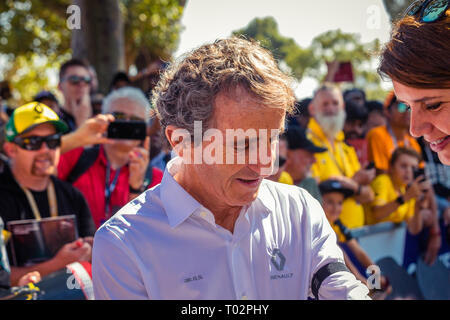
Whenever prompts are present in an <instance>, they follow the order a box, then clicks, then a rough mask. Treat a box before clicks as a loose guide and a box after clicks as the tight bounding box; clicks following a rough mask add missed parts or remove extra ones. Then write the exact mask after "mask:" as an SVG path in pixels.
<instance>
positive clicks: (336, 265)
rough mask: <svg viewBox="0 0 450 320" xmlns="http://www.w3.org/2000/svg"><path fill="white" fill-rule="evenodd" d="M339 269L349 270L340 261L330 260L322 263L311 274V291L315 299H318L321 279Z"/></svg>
mask: <svg viewBox="0 0 450 320" xmlns="http://www.w3.org/2000/svg"><path fill="white" fill-rule="evenodd" d="M339 271H347V272H350V271H349V270H348V268H347V266H346V265H345V264H344V263H342V262H330V263H328V264H326V265H324V266H323V267H322V268H320V269H319V270H318V271H317V272H316V273H315V274H314V276H313V279H312V281H311V291H312V293H313V295H314V297H315V298H316V300H319V289H320V286H321V285H322V282H323V280H325V279H326V278H328V277H329V276H330V275H332V274H333V273H336V272H339Z"/></svg>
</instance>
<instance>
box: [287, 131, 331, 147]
mask: <svg viewBox="0 0 450 320" xmlns="http://www.w3.org/2000/svg"><path fill="white" fill-rule="evenodd" d="M285 136H286V140H287V143H288V149H289V150H295V149H304V150H307V151H309V152H312V153H319V152H325V151H327V148H321V147H318V146H316V145H315V144H314V143H312V142H311V140H309V139H308V138H307V137H306V131H305V129H304V128H302V127H298V126H290V127H288V129H287V131H286V133H285Z"/></svg>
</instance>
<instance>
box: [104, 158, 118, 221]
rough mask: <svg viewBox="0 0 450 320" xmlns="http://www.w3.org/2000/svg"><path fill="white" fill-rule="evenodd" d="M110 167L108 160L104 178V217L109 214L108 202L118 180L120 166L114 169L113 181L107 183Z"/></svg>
mask: <svg viewBox="0 0 450 320" xmlns="http://www.w3.org/2000/svg"><path fill="white" fill-rule="evenodd" d="M110 169H111V168H110V166H109V162H108V164H107V165H106V179H105V218H107V217H109V216H110V215H111V212H110V205H109V202H110V200H111V194H112V193H113V191H114V189H115V188H116V185H117V180H119V174H120V169H121V168H119V169H117V170H116V174H115V175H114V178H113V181H111V183H109V178H110V177H109V174H110Z"/></svg>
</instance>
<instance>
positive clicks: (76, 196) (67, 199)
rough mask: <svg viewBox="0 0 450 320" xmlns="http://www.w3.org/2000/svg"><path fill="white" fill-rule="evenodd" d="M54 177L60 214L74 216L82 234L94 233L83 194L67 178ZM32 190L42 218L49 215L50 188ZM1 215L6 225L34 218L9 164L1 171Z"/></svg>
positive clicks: (83, 235)
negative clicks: (48, 191) (63, 179)
mask: <svg viewBox="0 0 450 320" xmlns="http://www.w3.org/2000/svg"><path fill="white" fill-rule="evenodd" d="M51 179H52V181H53V184H54V186H55V193H56V200H57V203H58V215H59V216H64V215H72V214H73V215H75V217H76V220H77V227H78V234H79V236H80V237H86V236H93V235H94V233H95V225H94V221H93V220H92V215H91V211H90V210H89V207H88V205H87V202H86V199H85V198H84V196H83V194H82V193H81V192H80V191H79V190H78V189H76V188H75V187H73V186H72V185H71V184H69V183H67V182H65V181H62V180H60V179H58V178H56V177H54V176H52V177H51ZM30 191H31V193H32V194H33V197H34V199H35V201H36V204H37V206H38V209H39V213H40V214H41V217H42V218H48V217H50V207H49V204H48V198H47V191H46V190H44V191H33V190H30ZM0 216H1V217H2V218H3V221H4V223H5V225H6V224H7V223H8V221H13V220H25V219H35V217H34V215H33V211H32V210H31V207H30V204H29V203H28V200H27V198H26V196H25V193H24V192H23V190H22V189H21V188H20V186H19V185H18V184H17V182H16V180H15V179H14V177H13V175H12V173H11V170H10V168H9V166H5V168H4V170H3V172H2V173H0Z"/></svg>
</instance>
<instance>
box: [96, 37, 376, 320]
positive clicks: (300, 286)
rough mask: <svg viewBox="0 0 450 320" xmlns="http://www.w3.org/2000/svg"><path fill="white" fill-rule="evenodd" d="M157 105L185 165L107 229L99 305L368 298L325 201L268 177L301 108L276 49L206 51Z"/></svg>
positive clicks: (172, 72) (168, 81) (164, 84)
mask: <svg viewBox="0 0 450 320" xmlns="http://www.w3.org/2000/svg"><path fill="white" fill-rule="evenodd" d="M153 99H154V100H153V103H154V105H155V106H156V108H157V112H158V117H159V119H160V121H161V126H162V129H163V131H164V133H165V136H166V138H167V140H168V141H169V143H170V145H171V146H172V147H173V149H174V150H175V152H176V153H177V157H175V158H173V159H172V160H171V161H170V162H169V163H168V164H167V167H166V170H165V172H164V176H163V179H162V182H161V184H159V185H158V186H156V187H155V188H153V189H151V190H147V191H146V192H145V193H143V194H141V195H140V196H138V197H137V198H135V199H134V200H133V201H131V202H130V203H128V204H127V205H126V206H125V207H123V208H122V209H121V210H120V211H119V212H118V213H117V214H116V215H115V216H114V217H112V218H111V219H110V220H109V221H108V222H106V223H105V224H104V225H103V226H102V227H101V228H100V229H99V230H98V231H97V233H96V235H95V240H94V249H93V283H94V292H95V296H96V299H219V300H222V299H307V298H309V297H315V298H317V299H319V298H320V299H366V298H367V293H368V289H367V287H366V286H364V285H363V284H362V283H361V282H359V281H357V280H356V279H355V277H354V276H353V275H352V274H351V273H349V272H348V270H347V269H346V267H345V265H344V264H343V261H344V260H343V255H342V252H341V250H340V249H339V248H338V246H337V244H336V236H335V234H334V232H333V230H332V229H331V227H330V225H329V223H328V222H327V220H326V217H325V215H324V213H323V210H322V208H321V206H320V204H319V203H318V202H317V201H316V200H315V199H314V198H313V197H312V196H311V195H310V194H309V193H307V192H306V191H305V190H303V189H300V188H298V187H295V186H289V185H282V184H279V183H276V182H273V181H269V180H267V179H264V178H265V177H267V176H270V175H271V174H272V172H273V171H274V170H275V167H276V165H275V164H276V162H277V161H276V159H277V145H278V135H277V134H279V133H280V131H283V130H284V121H285V115H286V113H289V112H291V111H292V109H293V105H294V101H295V99H294V94H293V91H292V89H291V79H290V78H289V77H288V76H286V75H285V74H284V73H282V72H281V71H280V70H279V68H278V65H277V63H276V61H275V60H274V58H273V57H272V55H271V54H270V53H269V52H268V51H267V50H265V49H263V48H262V47H261V46H260V45H259V44H258V43H256V42H254V41H248V40H245V39H241V38H236V37H233V38H229V39H223V40H217V41H215V42H214V43H212V44H206V45H203V46H201V47H200V48H198V49H196V50H194V51H192V52H190V53H188V54H187V55H185V56H184V57H183V58H182V59H181V60H180V61H179V62H178V63H174V64H172V65H171V66H170V67H169V68H168V69H166V71H165V73H164V74H163V76H162V79H161V80H160V82H159V83H158V85H157V87H156V88H155V90H154V94H153ZM203 132H204V134H203ZM213 311H214V310H213ZM213 311H212V312H213ZM210 316H212V315H210Z"/></svg>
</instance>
